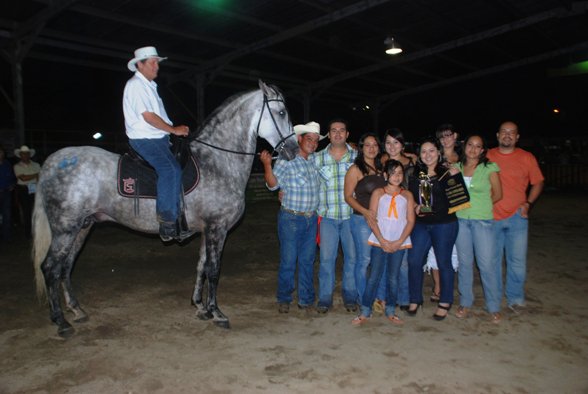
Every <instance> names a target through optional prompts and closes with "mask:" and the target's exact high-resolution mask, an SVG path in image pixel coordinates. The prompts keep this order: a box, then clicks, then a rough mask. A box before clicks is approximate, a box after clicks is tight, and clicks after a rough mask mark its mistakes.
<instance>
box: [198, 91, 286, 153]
mask: <svg viewBox="0 0 588 394" xmlns="http://www.w3.org/2000/svg"><path fill="white" fill-rule="evenodd" d="M270 101H278V102H282V103H283V102H284V100H282V99H279V98H276V99H268V98H267V96H266V94H265V93H264V94H263V105H262V107H261V113H260V114H259V120H258V121H257V127H256V128H255V135H256V137H259V127H260V126H261V119H262V118H263V112H264V111H265V109H266V107H267V111H268V112H269V115H270V118H271V119H272V122H273V123H274V127H275V128H276V131H277V132H278V134H279V136H280V140H279V141H278V143H277V144H276V146H275V148H272V149H273V151H272V156H273V155H274V153H275V152H277V153H278V155H279V154H280V152H281V151H282V150H283V149H284V146H285V145H286V140H287V139H288V138H290V137H292V136H293V135H294V133H290V134H288V135H287V136H284V135H283V134H282V132H281V131H280V127H279V126H278V122H276V119H275V118H274V114H272V111H271V109H270V107H269V103H270ZM190 139H191V140H193V141H196V142H198V143H200V144H202V145H206V146H209V147H211V148H214V149H218V150H220V151H223V152H229V153H235V154H238V155H249V156H256V155H258V153H257V152H243V151H237V150H232V149H227V148H223V147H221V146H217V145H213V144H210V143H208V142H205V141H202V140H199V139H198V138H196V137H194V138H190Z"/></svg>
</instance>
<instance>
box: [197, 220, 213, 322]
mask: <svg viewBox="0 0 588 394" xmlns="http://www.w3.org/2000/svg"><path fill="white" fill-rule="evenodd" d="M206 237H207V234H206V232H202V235H201V240H200V259H199V260H198V266H197V267H196V284H195V285H194V293H193V294H192V305H194V306H195V307H196V309H197V311H196V316H197V317H198V318H199V319H200V320H210V319H212V313H211V312H210V311H209V310H208V307H207V306H206V305H205V304H204V301H203V294H202V293H203V292H204V282H205V281H206V272H205V267H206Z"/></svg>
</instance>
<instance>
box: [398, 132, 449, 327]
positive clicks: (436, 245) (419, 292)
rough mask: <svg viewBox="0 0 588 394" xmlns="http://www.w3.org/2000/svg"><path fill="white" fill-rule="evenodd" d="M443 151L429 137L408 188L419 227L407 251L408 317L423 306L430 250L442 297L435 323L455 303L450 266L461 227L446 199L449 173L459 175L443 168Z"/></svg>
mask: <svg viewBox="0 0 588 394" xmlns="http://www.w3.org/2000/svg"><path fill="white" fill-rule="evenodd" d="M441 161H442V158H441V149H440V146H439V143H438V141H437V139H436V138H434V137H426V138H425V139H423V141H422V142H421V145H420V148H419V160H418V163H417V166H416V167H415V168H414V172H413V173H412V175H411V176H410V178H409V181H408V188H409V190H410V191H411V192H412V193H413V195H414V196H415V201H416V204H417V206H416V213H417V218H416V224H415V227H414V229H413V231H412V234H411V235H410V237H411V240H412V249H409V251H408V277H409V291H410V305H409V308H408V310H407V313H408V314H409V315H415V314H416V312H417V310H418V307H419V305H422V303H423V264H424V262H425V258H426V256H427V253H428V252H429V249H430V248H431V246H433V249H434V251H435V257H436V258H437V264H438V266H439V276H440V282H441V295H440V299H439V304H438V308H437V311H436V312H435V314H434V315H433V317H434V318H435V319H436V320H443V319H445V317H446V316H447V314H448V313H449V309H450V308H451V304H452V303H453V282H454V272H453V267H452V265H451V251H452V249H453V245H454V243H455V239H456V237H457V231H458V224H457V218H456V216H455V214H454V213H452V214H450V213H448V210H449V203H448V201H447V196H446V195H445V186H446V185H445V182H446V181H447V178H448V175H449V172H450V173H451V174H456V173H458V172H459V171H458V170H457V169H452V170H449V169H447V167H445V166H443V165H442V164H441ZM423 178H426V179H428V182H429V184H430V190H431V191H430V194H431V196H432V198H431V201H432V202H431V206H432V212H430V213H423V212H421V208H422V207H423V205H424V203H425V201H424V196H423V194H424V193H421V190H420V189H419V184H420V183H421V182H423Z"/></svg>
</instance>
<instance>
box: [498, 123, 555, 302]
mask: <svg viewBox="0 0 588 394" xmlns="http://www.w3.org/2000/svg"><path fill="white" fill-rule="evenodd" d="M496 137H497V138H498V147H496V148H493V149H490V150H489V151H488V159H490V160H492V161H493V162H495V163H496V164H498V167H500V182H501V183H502V200H500V201H498V202H497V203H496V204H494V220H496V223H495V227H494V231H495V234H496V240H497V245H496V255H495V259H496V264H497V267H498V277H499V278H500V282H499V284H500V294H501V295H502V290H503V287H502V259H503V257H505V259H506V291H505V295H506V302H507V305H508V308H509V309H510V310H511V311H512V312H514V313H520V312H522V311H523V310H524V308H525V280H526V277H527V242H528V238H529V211H530V210H531V208H532V207H533V205H534V204H535V202H536V201H537V199H538V198H539V196H540V195H541V192H542V191H543V184H544V179H545V178H544V177H543V174H542V173H541V169H540V168H539V164H538V163H537V159H536V158H535V156H533V154H532V153H530V152H527V151H525V150H523V149H521V148H518V147H517V142H518V141H519V137H520V135H519V128H518V126H517V124H516V123H514V122H510V121H508V122H504V123H502V124H501V125H500V128H499V129H498V133H497V134H496ZM529 185H531V187H530V188H529ZM527 189H528V191H527Z"/></svg>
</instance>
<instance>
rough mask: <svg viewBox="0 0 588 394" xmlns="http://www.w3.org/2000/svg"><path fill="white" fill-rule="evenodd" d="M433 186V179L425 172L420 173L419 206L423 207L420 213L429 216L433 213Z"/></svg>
mask: <svg viewBox="0 0 588 394" xmlns="http://www.w3.org/2000/svg"><path fill="white" fill-rule="evenodd" d="M432 188H433V185H432V184H431V178H429V175H427V174H425V173H424V172H423V171H420V172H419V204H420V206H421V209H420V213H421V214H422V215H428V214H432V213H433V194H432Z"/></svg>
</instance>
